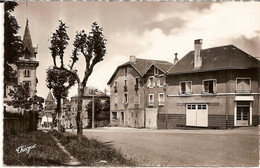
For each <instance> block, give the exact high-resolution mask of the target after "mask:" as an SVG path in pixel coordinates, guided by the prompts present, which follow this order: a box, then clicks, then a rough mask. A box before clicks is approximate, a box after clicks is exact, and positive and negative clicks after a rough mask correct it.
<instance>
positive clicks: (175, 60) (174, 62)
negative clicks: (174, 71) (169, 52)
mask: <svg viewBox="0 0 260 168" xmlns="http://www.w3.org/2000/svg"><path fill="white" fill-rule="evenodd" d="M174 55H175V58H174V61H173V64H174V65H175V64H176V63H177V62H178V61H179V60H178V58H177V56H178V53H174Z"/></svg>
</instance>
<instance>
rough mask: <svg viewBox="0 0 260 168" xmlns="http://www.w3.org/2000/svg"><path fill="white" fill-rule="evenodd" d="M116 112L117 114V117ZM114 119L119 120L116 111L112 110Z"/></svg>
mask: <svg viewBox="0 0 260 168" xmlns="http://www.w3.org/2000/svg"><path fill="white" fill-rule="evenodd" d="M114 114H116V115H115V117H114ZM112 120H118V118H117V112H116V111H112Z"/></svg>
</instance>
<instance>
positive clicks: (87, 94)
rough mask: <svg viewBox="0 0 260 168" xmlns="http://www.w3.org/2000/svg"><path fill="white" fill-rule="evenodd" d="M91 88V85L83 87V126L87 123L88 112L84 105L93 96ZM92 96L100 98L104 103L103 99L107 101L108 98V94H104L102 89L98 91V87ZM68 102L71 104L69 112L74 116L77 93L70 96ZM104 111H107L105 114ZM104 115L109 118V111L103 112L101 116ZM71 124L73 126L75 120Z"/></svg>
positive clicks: (76, 105) (75, 113) (76, 106)
mask: <svg viewBox="0 0 260 168" xmlns="http://www.w3.org/2000/svg"><path fill="white" fill-rule="evenodd" d="M93 89H94V88H93V87H85V89H84V94H83V102H82V117H83V118H82V122H83V128H85V127H87V126H88V123H89V118H88V112H87V110H86V106H87V105H88V104H89V102H90V101H92V100H93V96H92V93H93ZM94 98H95V99H100V100H101V103H104V102H105V101H109V99H110V97H109V96H108V95H106V94H105V93H103V92H102V91H100V90H98V89H97V91H96V93H95V96H94ZM70 104H71V113H72V115H74V116H75V117H76V116H77V109H78V95H75V96H73V97H71V100H70ZM104 113H107V114H104ZM106 115H107V116H108V118H109V112H103V114H102V117H104V116H106ZM74 124H75V125H74ZM73 125H74V127H76V121H75V123H74V122H73Z"/></svg>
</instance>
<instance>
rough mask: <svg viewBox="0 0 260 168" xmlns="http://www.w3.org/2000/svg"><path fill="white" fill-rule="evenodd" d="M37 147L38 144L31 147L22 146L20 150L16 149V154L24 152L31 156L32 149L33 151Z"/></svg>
mask: <svg viewBox="0 0 260 168" xmlns="http://www.w3.org/2000/svg"><path fill="white" fill-rule="evenodd" d="M35 147H36V144H34V145H30V146H24V145H22V146H19V147H18V148H16V152H17V153H18V154H20V153H23V152H26V154H29V153H30V151H31V149H33V148H35Z"/></svg>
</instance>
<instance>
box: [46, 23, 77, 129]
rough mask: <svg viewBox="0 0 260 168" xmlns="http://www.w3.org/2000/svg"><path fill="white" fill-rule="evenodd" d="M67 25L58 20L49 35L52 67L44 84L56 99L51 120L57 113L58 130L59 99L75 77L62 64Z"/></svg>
mask: <svg viewBox="0 0 260 168" xmlns="http://www.w3.org/2000/svg"><path fill="white" fill-rule="evenodd" d="M67 28H68V27H67V26H66V25H65V23H63V22H62V21H61V20H59V27H58V28H57V29H56V30H55V32H54V33H53V34H52V37H51V46H50V47H49V49H50V50H51V54H52V58H53V63H54V67H51V68H49V69H47V78H46V84H47V87H48V88H49V89H51V90H52V92H53V95H54V97H55V98H56V101H57V107H56V110H55V112H56V114H55V115H54V118H53V121H55V118H56V116H57V114H58V130H59V131H60V130H61V121H60V116H61V99H64V98H66V97H67V96H68V91H69V89H70V88H71V87H72V86H73V85H74V84H75V82H76V79H75V76H74V74H72V73H70V72H69V71H66V70H65V68H64V64H63V56H64V50H65V49H66V47H67V45H68V40H69V39H70V38H69V36H68V34H67V31H66V29H67ZM57 56H58V57H59V58H60V66H57V63H56V57H57Z"/></svg>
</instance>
